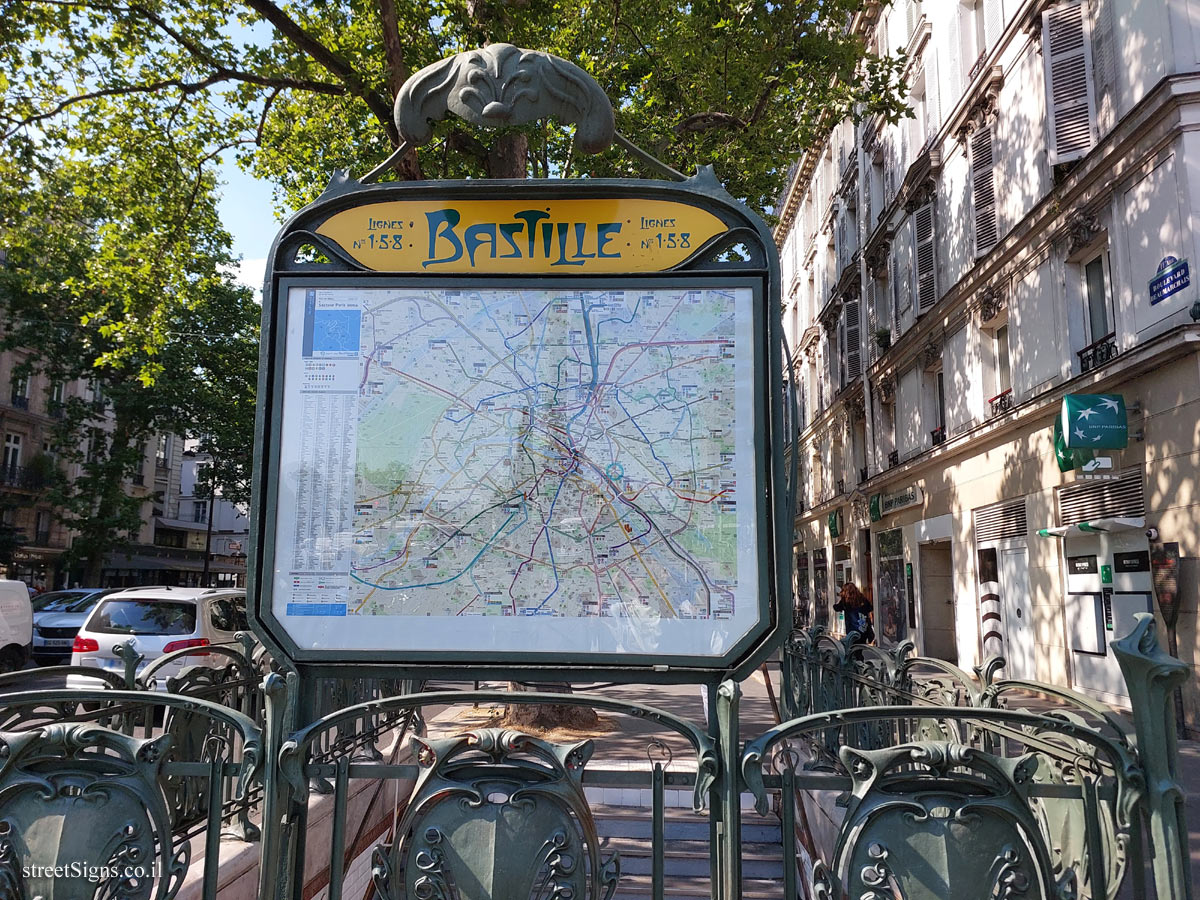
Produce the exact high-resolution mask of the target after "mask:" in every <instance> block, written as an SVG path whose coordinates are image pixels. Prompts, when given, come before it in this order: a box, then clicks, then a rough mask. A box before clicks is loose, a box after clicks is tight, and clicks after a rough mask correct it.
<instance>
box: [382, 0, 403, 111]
mask: <svg viewBox="0 0 1200 900" xmlns="http://www.w3.org/2000/svg"><path fill="white" fill-rule="evenodd" d="M379 29H380V31H381V32H382V33H383V53H384V57H385V58H386V59H387V72H388V87H389V88H391V91H392V99H393V100H394V99H395V98H396V97H398V96H399V95H400V88H402V87H403V86H404V80H405V79H406V78H408V67H407V66H406V65H405V64H404V47H403V46H401V44H400V19H399V17H398V16H397V15H396V0H379Z"/></svg>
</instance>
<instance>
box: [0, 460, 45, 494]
mask: <svg viewBox="0 0 1200 900" xmlns="http://www.w3.org/2000/svg"><path fill="white" fill-rule="evenodd" d="M45 483H46V479H45V477H44V476H43V475H42V473H41V472H40V471H39V470H37V469H30V468H28V467H27V466H0V486H3V487H10V488H21V489H23V490H27V491H36V490H37V489H38V488H41V487H43V486H45Z"/></svg>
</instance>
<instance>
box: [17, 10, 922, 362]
mask: <svg viewBox="0 0 1200 900" xmlns="http://www.w3.org/2000/svg"><path fill="white" fill-rule="evenodd" d="M865 6H866V3H865V2H864V0H777V2H766V0H703V2H699V3H689V4H678V3H675V2H669V0H635V2H630V0H468V2H466V3H462V2H457V0H412V2H409V3H406V4H402V5H397V4H396V3H395V2H394V0H324V2H316V3H298V2H293V3H283V4H276V3H274V2H271V0H245V4H244V7H243V8H240V9H237V10H235V9H233V8H231V7H230V6H229V5H227V4H224V3H214V2H212V0H198V2H194V3H191V4H181V3H169V2H165V0H157V2H146V3H135V4H132V5H123V4H113V3H111V2H107V0H104V2H101V0H79V2H75V3H61V2H52V0H30V2H28V3H25V4H20V5H18V6H17V7H16V8H15V9H12V8H10V9H8V10H7V12H8V17H7V19H6V21H5V22H4V23H3V25H0V70H3V71H6V72H9V73H10V74H9V75H8V76H6V78H7V81H6V82H5V83H4V85H3V87H4V104H3V107H2V108H0V128H3V129H4V130H5V132H6V133H7V135H8V139H9V140H10V141H12V140H13V138H14V137H17V136H20V135H22V134H27V133H28V130H29V129H30V128H31V127H33V128H36V129H39V130H40V133H41V134H43V135H45V137H47V138H49V143H51V144H54V145H61V146H63V147H69V148H70V149H71V150H72V151H73V152H77V153H86V154H87V155H88V157H89V158H92V159H99V158H103V159H112V158H114V156H115V155H117V154H119V151H118V150H114V147H121V146H126V145H127V144H126V142H125V140H124V136H125V135H128V134H137V135H141V136H143V137H145V136H146V135H149V134H151V133H152V132H154V131H155V130H156V129H161V130H162V131H164V132H166V134H164V135H162V137H161V140H160V141H159V143H162V144H164V145H165V146H164V147H163V148H162V150H163V152H162V153H155V154H153V156H154V157H155V159H154V160H153V166H154V167H156V168H154V171H155V172H159V173H161V172H162V169H161V167H162V166H164V165H167V166H168V167H171V168H173V169H174V170H175V171H173V172H171V173H169V174H168V176H167V177H168V178H170V179H172V180H175V181H177V182H179V183H177V184H176V185H174V188H173V191H172V193H177V194H180V195H182V196H183V197H186V196H188V195H189V194H190V192H189V191H188V190H187V188H186V185H185V183H186V182H187V181H188V180H190V179H198V180H200V181H203V180H204V175H203V170H204V166H205V164H206V163H209V162H211V161H212V160H213V159H215V158H216V157H217V156H218V155H219V154H220V153H222V152H228V151H231V150H234V151H236V152H237V153H239V155H240V157H239V158H240V160H241V162H242V164H243V165H244V166H245V167H246V168H248V169H251V170H252V171H254V172H255V173H256V174H258V175H260V176H262V177H264V178H267V179H269V180H271V181H272V182H274V183H275V184H276V185H278V187H279V199H280V200H281V201H282V203H283V204H285V205H286V206H288V207H291V208H298V207H299V206H301V205H303V204H305V203H307V202H309V201H311V200H312V199H313V198H315V197H316V196H317V194H319V193H320V191H321V190H322V189H323V188H324V187H325V185H326V184H328V182H329V180H330V178H331V177H332V175H333V174H334V172H335V171H337V170H339V169H347V170H350V171H351V172H354V173H358V174H361V173H363V172H365V171H366V169H368V168H370V167H371V166H372V165H373V164H374V162H376V161H378V160H379V159H382V158H383V157H385V156H386V155H387V154H388V153H390V152H391V150H392V148H393V147H394V146H395V144H396V142H397V136H396V130H395V126H394V124H393V123H392V121H391V105H392V98H393V97H394V96H395V92H396V90H397V89H398V88H399V86H400V84H402V83H403V81H404V79H405V78H407V77H408V76H409V75H410V74H412V73H413V72H414V71H416V70H417V69H418V68H420V67H422V66H425V65H428V64H430V63H432V62H435V61H437V60H438V59H441V58H442V57H444V56H446V55H448V54H450V53H454V52H457V51H460V50H463V49H467V48H469V47H474V46H479V45H481V44H483V43H484V42H488V41H508V42H510V43H514V44H517V45H518V46H523V47H530V48H535V49H543V50H548V51H550V52H553V53H556V54H558V55H560V56H563V57H565V58H567V59H570V60H572V61H574V62H577V63H578V64H580V65H581V66H583V67H584V68H585V69H587V70H588V71H589V72H591V73H592V74H593V75H594V76H595V77H596V79H597V80H598V81H599V83H600V84H601V86H602V87H603V88H604V89H605V90H606V92H607V93H608V95H609V97H610V98H612V100H613V103H614V106H615V107H616V110H617V123H618V128H619V129H620V131H621V132H622V133H623V134H625V135H626V136H627V137H629V138H630V139H632V140H633V141H634V142H635V143H637V144H639V145H640V146H643V147H645V148H647V149H649V150H650V151H651V152H653V153H655V154H656V155H658V156H660V157H661V158H662V159H664V160H665V161H666V162H668V163H670V164H671V165H673V166H675V167H677V168H679V169H681V170H684V171H692V170H694V169H695V168H696V167H697V166H699V165H704V164H709V163H711V164H713V165H715V167H716V169H717V174H718V175H719V177H721V178H722V179H723V180H724V182H725V183H726V184H727V185H728V186H729V189H730V191H731V192H732V193H733V194H734V195H735V196H739V197H742V198H744V199H745V200H746V201H747V202H748V203H749V204H750V205H751V206H752V207H754V208H756V209H758V210H760V211H767V210H768V209H769V207H770V206H771V204H772V203H773V200H774V198H775V196H776V195H777V194H778V192H779V190H780V188H781V187H782V186H783V184H782V182H783V179H784V177H785V173H786V170H787V167H788V165H789V164H790V163H791V161H792V160H793V159H795V157H796V156H797V155H798V154H799V153H800V152H801V151H802V150H803V148H804V147H806V146H808V145H809V144H811V142H813V141H814V140H815V139H817V138H818V137H820V136H821V135H822V134H823V133H824V132H825V131H826V130H827V129H828V127H829V126H830V125H831V124H832V123H833V122H834V121H836V120H838V119H840V118H842V117H843V116H845V115H848V114H851V115H869V114H881V115H883V116H885V117H886V118H888V119H891V120H895V119H896V118H898V117H899V116H901V115H902V114H903V111H904V107H903V103H902V102H901V98H900V91H899V85H898V78H899V72H900V66H901V64H902V62H903V60H901V59H896V58H880V57H877V56H873V55H870V54H868V53H866V51H865V48H864V46H863V43H862V40H861V38H859V37H858V36H856V35H853V34H850V33H849V31H848V28H847V24H848V23H849V22H850V21H851V20H852V17H853V16H854V15H855V14H856V13H858V12H860V11H861V10H862V9H863V8H865ZM525 133H526V135H527V137H528V139H529V142H530V148H531V151H532V153H531V158H530V162H529V169H530V171H531V172H533V173H534V174H544V173H546V172H549V173H555V174H571V175H626V176H628V175H636V174H644V173H639V172H638V170H637V168H636V166H635V164H634V163H633V162H632V161H631V160H629V159H628V158H627V157H625V156H624V155H622V154H621V153H619V152H618V151H610V152H608V153H606V154H603V155H601V156H598V157H593V158H583V157H581V156H580V155H577V154H573V153H572V145H571V141H570V135H569V132H567V131H565V130H564V129H562V128H559V127H557V126H550V127H539V126H531V127H529V128H526V129H525ZM500 139H501V138H499V137H497V136H496V135H491V134H488V135H475V134H468V133H467V131H466V129H465V126H462V124H461V123H458V124H455V123H446V124H443V125H442V126H440V127H439V128H438V130H437V139H436V140H435V141H434V142H433V143H432V144H430V145H429V146H428V147H426V148H423V149H422V150H421V151H420V152H419V153H418V154H417V156H416V158H415V159H410V160H408V161H407V162H404V163H402V164H401V166H400V167H399V172H398V176H399V177H417V176H419V175H424V176H426V177H458V176H464V175H474V176H479V175H483V174H487V173H488V164H487V155H488V150H489V149H490V148H491V146H492V145H493V144H494V143H495V142H496V141H497V140H500ZM128 146H137V147H139V148H140V142H137V143H135V144H130V145H128ZM25 151H26V152H28V151H29V148H28V147H27V146H26V147H25ZM172 155H173V156H174V159H173V160H170V159H168V158H167V157H168V156H172ZM153 193H158V191H157V190H156V191H154V192H153ZM163 193H164V194H165V193H166V191H165V186H164V191H163ZM182 202H183V203H184V204H185V205H186V200H183V201H182ZM130 327H131V328H132V330H133V331H134V332H136V331H137V330H138V326H137V325H131V326H130ZM149 330H150V339H151V340H153V337H154V335H153V329H152V328H151V329H149Z"/></svg>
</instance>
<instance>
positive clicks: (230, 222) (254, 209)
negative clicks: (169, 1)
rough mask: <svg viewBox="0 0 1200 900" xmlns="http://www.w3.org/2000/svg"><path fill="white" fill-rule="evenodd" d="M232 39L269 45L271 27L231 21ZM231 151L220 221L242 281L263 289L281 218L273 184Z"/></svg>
mask: <svg viewBox="0 0 1200 900" xmlns="http://www.w3.org/2000/svg"><path fill="white" fill-rule="evenodd" d="M226 31H227V33H228V34H229V36H230V37H231V38H233V39H234V40H236V41H243V42H246V43H257V44H259V45H266V44H267V43H268V42H269V41H270V38H271V26H270V25H268V24H267V23H266V22H256V23H254V24H253V25H244V24H241V23H239V22H237V21H234V22H231V23H230V24H229V26H228V27H227V29H226ZM233 157H234V154H233V153H232V152H229V153H226V154H225V155H224V157H223V158H222V160H221V168H220V170H219V171H220V178H221V181H222V182H223V184H222V186H221V202H220V204H219V207H218V208H219V209H220V213H221V221H222V223H224V225H225V227H226V228H227V229H228V230H229V233H230V234H231V235H232V236H233V252H234V255H235V256H240V257H241V259H242V261H241V264H240V265H239V267H238V272H237V280H238V283H239V284H244V285H246V286H247V287H250V288H253V289H254V290H255V291H256V292H257V291H261V290H262V285H263V272H264V269H265V267H266V262H267V252H268V251H269V250H270V249H271V242H272V241H273V240H274V239H275V233H276V232H277V231H279V227H280V225H282V224H283V223H282V221H281V220H280V219H278V218H276V216H275V212H274V204H273V201H272V196H271V190H272V188H271V184H270V182H267V181H261V180H259V179H257V178H255V177H254V176H253V175H249V174H247V173H246V172H243V171H242V170H241V169H240V168H238V165H237V163H236V162H235V161H234V158H233Z"/></svg>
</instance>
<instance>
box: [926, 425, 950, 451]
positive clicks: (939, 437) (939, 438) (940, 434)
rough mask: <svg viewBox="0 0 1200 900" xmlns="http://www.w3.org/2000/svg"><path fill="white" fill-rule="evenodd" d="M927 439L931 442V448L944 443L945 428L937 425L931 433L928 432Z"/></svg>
mask: <svg viewBox="0 0 1200 900" xmlns="http://www.w3.org/2000/svg"><path fill="white" fill-rule="evenodd" d="M929 437H930V438H931V439H932V440H933V446H935V447H936V446H937V445H938V444H944V443H946V426H945V425H939V426H938V427H937V428H935V429H933V431H931V432H929Z"/></svg>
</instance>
